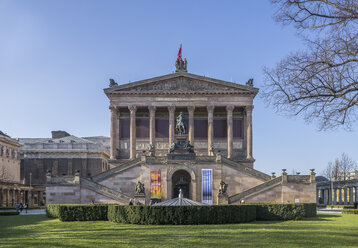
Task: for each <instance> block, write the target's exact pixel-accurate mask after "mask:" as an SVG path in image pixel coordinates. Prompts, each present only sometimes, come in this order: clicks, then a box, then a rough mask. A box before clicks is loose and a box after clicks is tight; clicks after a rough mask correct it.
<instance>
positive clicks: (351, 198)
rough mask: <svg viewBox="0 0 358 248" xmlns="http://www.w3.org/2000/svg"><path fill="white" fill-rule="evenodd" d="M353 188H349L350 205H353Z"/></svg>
mask: <svg viewBox="0 0 358 248" xmlns="http://www.w3.org/2000/svg"><path fill="white" fill-rule="evenodd" d="M353 203H354V202H353V187H350V188H349V204H353Z"/></svg>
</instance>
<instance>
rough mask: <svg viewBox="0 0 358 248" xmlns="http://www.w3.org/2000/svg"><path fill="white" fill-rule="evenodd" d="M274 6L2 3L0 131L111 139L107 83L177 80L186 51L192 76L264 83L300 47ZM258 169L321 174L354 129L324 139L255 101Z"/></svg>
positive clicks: (351, 141) (348, 146)
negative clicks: (266, 70)
mask: <svg viewBox="0 0 358 248" xmlns="http://www.w3.org/2000/svg"><path fill="white" fill-rule="evenodd" d="M274 11H275V10H274V9H273V6H271V5H270V3H269V1H268V0H267V1H266V0H265V1H263V0H261V1H258V0H256V1H224V2H223V1H220V4H219V1H208V0H206V1H99V0H98V1H90V0H82V1H79V0H77V1H45V0H44V1H34V0H33V1H27V0H23V1H16V0H9V1H7V0H2V1H0V86H1V87H0V92H1V97H0V106H1V114H0V130H2V131H4V132H6V133H8V134H9V135H11V136H12V137H50V131H51V130H66V131H68V132H70V133H71V134H74V135H76V136H95V135H106V136H109V130H110V127H109V124H110V118H109V117H110V116H109V110H108V105H109V102H108V99H107V98H106V96H105V95H104V93H103V88H106V87H107V86H108V79H109V78H114V79H115V80H116V81H117V82H119V83H127V82H129V81H132V82H133V81H136V80H141V79H145V78H150V77H154V76H159V75H163V74H167V73H171V72H172V71H173V70H174V61H175V58H176V53H177V50H178V47H179V44H180V43H183V56H184V57H185V58H187V59H188V63H189V64H188V70H189V72H190V73H194V74H198V75H204V74H205V75H206V76H210V77H214V78H218V79H222V80H228V81H234V82H237V83H245V82H246V81H247V80H248V79H249V78H251V77H252V78H254V79H255V81H254V83H255V86H256V87H260V86H261V84H262V79H263V73H262V69H263V67H264V66H268V67H272V66H274V65H275V64H276V63H277V62H279V60H280V59H281V58H283V57H284V56H285V55H287V54H288V53H289V52H290V51H294V50H296V49H300V48H301V49H302V48H303V44H302V42H301V41H300V40H299V38H298V37H297V36H296V34H295V30H294V29H293V28H292V27H282V26H280V25H279V24H276V23H275V22H274V21H273V18H272V16H273V14H274ZM253 121H254V123H253V125H254V126H253V127H254V130H253V132H254V156H255V158H256V163H255V168H256V169H259V170H262V171H264V172H266V173H270V172H271V171H275V172H276V173H280V172H281V169H282V168H286V169H287V170H288V172H291V171H292V170H293V169H294V170H296V171H300V172H302V173H307V172H308V171H309V169H310V168H316V170H317V171H318V172H320V171H322V170H323V169H324V167H325V166H326V165H327V163H328V162H329V161H332V160H334V158H336V157H338V156H340V154H341V153H342V152H346V153H348V155H350V156H351V157H352V158H353V159H354V160H356V161H357V160H358V154H357V145H356V141H357V140H358V133H357V130H354V131H353V132H346V131H343V130H338V131H334V132H333V131H330V132H318V131H317V126H315V125H314V124H310V125H307V124H305V123H304V121H302V119H301V118H293V119H288V118H286V117H282V116H280V115H279V114H277V113H274V112H273V111H272V109H270V108H267V107H266V106H265V104H264V103H263V102H262V100H261V99H260V97H259V96H258V97H257V98H256V100H255V109H254V119H253Z"/></svg>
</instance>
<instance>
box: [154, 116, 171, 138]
mask: <svg viewBox="0 0 358 248" xmlns="http://www.w3.org/2000/svg"><path fill="white" fill-rule="evenodd" d="M155 137H157V138H169V119H167V118H163V119H162V118H161V119H159V118H158V119H155Z"/></svg>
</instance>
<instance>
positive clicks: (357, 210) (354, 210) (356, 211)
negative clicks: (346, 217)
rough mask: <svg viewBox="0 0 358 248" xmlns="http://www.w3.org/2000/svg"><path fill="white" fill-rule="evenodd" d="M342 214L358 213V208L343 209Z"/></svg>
mask: <svg viewBox="0 0 358 248" xmlns="http://www.w3.org/2000/svg"><path fill="white" fill-rule="evenodd" d="M342 214H358V209H342Z"/></svg>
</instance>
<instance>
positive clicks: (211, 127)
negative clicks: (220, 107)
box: [207, 105, 215, 156]
mask: <svg viewBox="0 0 358 248" xmlns="http://www.w3.org/2000/svg"><path fill="white" fill-rule="evenodd" d="M214 109H215V106H212V105H210V106H207V110H208V155H209V156H213V155H214V154H213V151H212V147H213V145H214Z"/></svg>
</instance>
